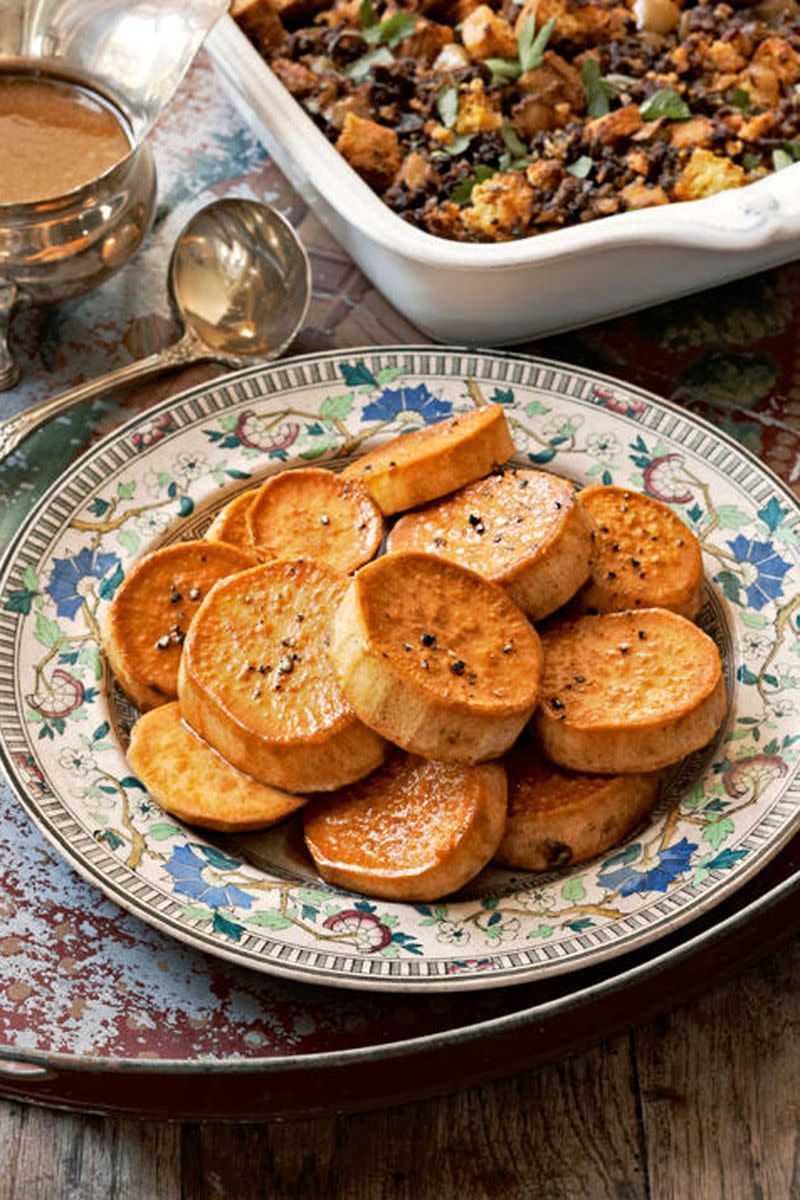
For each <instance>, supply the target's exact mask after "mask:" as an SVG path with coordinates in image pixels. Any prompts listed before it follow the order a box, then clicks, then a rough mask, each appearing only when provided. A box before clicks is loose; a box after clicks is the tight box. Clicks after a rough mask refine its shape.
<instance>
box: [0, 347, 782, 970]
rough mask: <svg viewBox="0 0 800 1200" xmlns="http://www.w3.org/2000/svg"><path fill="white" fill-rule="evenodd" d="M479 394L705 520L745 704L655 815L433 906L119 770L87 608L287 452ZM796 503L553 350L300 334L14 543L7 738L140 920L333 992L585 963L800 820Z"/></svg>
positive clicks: (318, 458) (61, 501)
mask: <svg viewBox="0 0 800 1200" xmlns="http://www.w3.org/2000/svg"><path fill="white" fill-rule="evenodd" d="M486 401H499V402H500V403H502V404H503V405H505V407H506V413H507V416H508V419H509V421H510V423H511V425H512V428H513V433H514V438H515V442H516V445H517V447H518V458H519V461H521V462H523V463H533V464H536V465H538V466H542V467H546V468H548V469H551V470H554V471H558V472H561V473H563V474H564V475H566V476H569V477H571V478H572V479H575V480H577V481H580V482H582V483H585V482H590V481H591V482H602V483H612V482H614V483H619V484H624V485H626V486H630V487H633V488H639V489H644V490H646V491H647V492H648V493H649V494H650V495H652V496H656V497H657V498H658V499H661V500H664V501H666V502H667V503H668V504H670V505H672V507H673V508H674V509H675V510H676V511H677V512H678V513H679V514H680V515H681V517H682V518H683V519H684V520H685V521H686V522H687V523H688V524H689V525H690V526H691V528H692V529H693V530H694V531H695V533H696V534H697V536H698V537H699V539H700V541H701V543H702V546H703V551H704V558H705V567H706V579H707V595H706V604H705V607H704V610H703V614H702V623H703V625H704V627H705V628H706V629H707V630H708V631H709V633H710V634H711V635H712V636H713V637H714V638H715V639H716V641H717V643H718V645H719V647H720V650H721V652H722V655H723V661H724V665H725V672H726V679H727V683H728V690H729V696H730V701H731V703H730V712H729V715H728V718H727V721H726V723H725V727H724V729H723V731H722V733H721V734H720V736H719V738H718V739H717V742H716V744H715V745H714V746H713V747H711V748H709V749H707V750H705V751H703V752H701V753H700V754H698V755H695V756H693V758H692V759H690V760H687V761H686V762H685V763H683V764H681V766H680V767H679V768H677V769H676V770H675V771H674V772H673V773H672V775H671V777H670V778H669V779H668V780H667V783H666V786H665V789H664V795H663V798H662V800H661V802H660V804H659V806H658V808H657V810H656V811H655V813H654V814H653V817H652V819H651V820H650V822H649V823H648V825H647V826H646V828H643V829H640V830H638V831H637V832H636V834H635V836H633V837H632V838H630V839H629V841H628V842H627V843H626V844H624V845H620V846H618V847H616V848H615V849H614V850H613V851H611V852H610V853H609V854H607V855H606V856H604V857H603V858H602V859H601V860H599V861H595V862H593V863H590V864H584V865H582V866H580V867H576V868H573V869H569V870H564V871H561V872H554V873H551V874H548V875H534V874H530V873H525V872H517V873H512V872H509V871H501V870H499V869H490V870H488V871H486V872H484V874H483V875H482V876H481V877H480V878H479V879H478V880H476V881H475V882H474V883H473V884H472V885H471V886H470V888H469V889H467V890H466V891H465V892H464V893H462V894H460V895H459V896H458V897H457V898H456V899H451V900H449V901H448V902H446V903H438V904H400V903H389V902H383V901H371V900H366V899H363V898H361V897H358V896H354V895H351V894H349V893H346V892H343V891H340V890H337V889H335V888H329V887H327V886H326V885H324V884H323V883H322V882H321V881H320V880H319V879H318V878H317V877H316V875H315V872H314V870H313V868H312V866H311V864H310V862H309V860H308V859H307V858H306V857H305V855H304V853H303V849H302V839H301V837H300V835H299V829H298V823H297V822H296V821H294V822H289V823H287V824H285V825H284V826H281V827H279V828H278V829H276V830H274V831H270V832H268V833H265V834H262V835H247V836H242V837H238V838H227V839H225V838H223V837H216V838H214V839H213V840H212V839H210V838H206V837H203V836H201V835H200V834H199V833H197V832H196V831H193V830H191V829H189V828H186V827H184V826H182V825H181V824H180V823H179V822H177V821H175V820H174V819H173V818H171V817H169V816H168V815H166V814H165V813H164V812H162V811H161V810H160V809H159V807H158V805H157V804H156V803H155V802H154V801H153V800H151V799H150V797H149V796H148V794H147V792H146V791H145V789H144V788H143V786H142V784H141V783H140V782H139V780H137V779H136V778H135V776H134V775H133V774H132V773H131V771H130V769H129V767H128V766H127V763H126V760H125V755H124V747H125V744H126V740H127V732H128V730H129V728H130V724H131V723H132V721H133V719H134V718H135V713H134V712H133V711H132V710H131V708H130V706H129V705H128V704H127V702H126V701H125V700H124V698H123V697H122V696H121V694H120V693H119V692H118V691H117V689H116V688H115V686H113V685H112V684H111V681H110V680H109V677H108V673H107V670H106V667H105V664H104V662H103V658H102V655H101V652H100V649H99V645H98V622H99V620H100V617H101V615H102V611H103V608H104V606H105V605H106V604H108V602H109V601H110V600H111V598H112V597H113V595H114V593H115V591H116V589H117V588H118V587H119V585H120V583H121V581H122V579H123V578H124V575H125V572H126V570H128V569H129V568H130V566H131V565H132V563H133V562H134V561H135V560H136V558H138V557H139V556H140V555H141V554H142V553H143V552H144V551H145V550H148V549H152V548H153V547H154V546H156V545H158V544H159V543H162V542H164V541H174V540H179V539H181V538H186V537H192V536H197V535H198V534H199V533H201V532H202V531H203V530H204V529H205V528H206V526H207V525H208V523H209V522H210V520H211V518H212V516H213V514H214V513H215V512H216V511H217V510H218V509H219V508H220V507H221V506H222V504H223V503H225V502H226V501H227V500H229V499H230V498H231V496H232V495H235V494H236V492H237V491H239V490H241V489H242V488H244V487H249V486H252V484H253V483H254V482H256V481H257V480H258V479H260V478H261V477H263V476H264V475H266V474H268V473H269V472H271V471H276V470H281V469H283V468H284V467H286V466H293V465H299V464H301V463H307V462H311V461H314V462H317V463H321V462H331V463H333V465H338V464H340V463H342V462H343V461H346V460H347V459H349V458H350V457H352V456H353V455H354V454H356V453H358V452H359V451H361V450H363V449H364V448H366V447H369V446H371V445H374V444H376V443H378V442H380V441H381V440H383V439H386V438H388V437H391V436H394V435H395V434H398V433H402V432H404V431H406V430H410V429H414V428H417V427H419V426H420V425H423V424H430V423H431V422H434V421H437V420H439V419H441V418H443V417H447V416H449V415H450V414H451V413H453V412H457V411H459V410H463V409H466V408H469V407H470V406H473V405H475V404H482V403H485V402H486ZM799 548H800V508H799V507H798V504H797V502H796V500H795V499H794V498H793V497H792V496H791V494H790V493H789V492H788V491H787V490H786V488H785V487H784V486H783V485H782V484H781V483H780V482H779V481H778V479H777V478H775V477H774V476H772V475H771V474H770V473H769V472H768V471H767V469H766V468H765V467H763V466H761V465H760V464H759V463H758V462H757V461H756V460H755V459H753V458H752V457H751V456H750V455H749V454H748V452H747V451H746V450H744V449H743V448H742V447H741V446H739V445H737V444H736V443H735V442H733V441H732V440H730V439H729V438H727V437H726V436H725V435H724V434H721V433H719V432H718V431H716V430H715V429H713V428H712V427H711V426H710V425H706V424H704V423H703V422H701V421H699V420H698V419H697V418H695V417H692V416H691V415H689V414H688V413H686V412H683V411H682V410H680V409H679V408H677V407H675V406H673V405H671V404H668V403H667V402H665V401H661V400H658V399H656V398H655V397H653V396H651V395H649V394H647V393H644V392H641V391H638V390H637V389H635V388H632V387H630V386H628V385H626V384H622V383H619V382H616V381H613V380H610V379H606V378H603V377H600V376H597V375H595V374H589V373H587V372H584V371H580V370H576V369H573V368H568V367H564V366H561V365H559V364H557V363H552V362H547V361H543V360H538V361H537V360H530V359H522V358H517V357H514V356H513V355H502V354H479V353H470V352H466V351H461V350H455V351H450V350H446V349H443V348H438V347H420V348H409V347H400V348H395V349H386V350H374V349H370V350H365V351H356V352H354V351H348V352H344V353H338V354H330V353H326V354H320V355H310V356H307V357H304V358H301V359H296V360H294V361H287V362H283V363H280V364H278V365H275V366H271V367H265V368H256V369H252V370H249V371H246V372H242V373H239V374H237V375H235V376H228V377H227V378H226V379H225V380H223V381H215V382H214V383H212V384H205V385H203V386H201V387H199V388H195V389H194V390H193V391H190V392H187V393H185V394H184V395H183V396H182V397H179V398H178V399H175V398H172V399H170V400H169V401H167V402H165V403H164V404H162V405H161V406H160V407H158V408H156V409H154V410H150V411H149V412H148V413H146V414H145V415H144V416H142V417H139V418H137V419H136V420H134V421H132V422H130V423H129V424H128V425H126V426H125V427H124V428H122V429H120V430H119V431H117V432H116V433H114V434H113V435H111V436H110V437H109V438H107V439H105V441H103V442H102V443H100V444H99V445H98V446H97V447H95V448H94V449H93V450H91V451H90V452H88V453H87V454H86V455H84V457H83V458H82V459H81V460H80V461H79V462H78V463H77V464H76V465H75V466H74V467H73V468H72V469H71V470H70V471H69V472H68V474H67V475H66V476H65V477H64V478H63V479H62V480H60V481H59V482H58V483H57V484H56V485H55V486H54V487H53V488H52V489H51V490H50V492H49V493H48V494H47V495H46V496H45V497H44V499H43V500H42V502H41V503H40V504H39V506H38V508H37V509H36V510H35V512H34V513H33V514H32V515H31V517H30V519H29V520H28V521H27V522H26V524H25V526H24V527H23V529H22V530H21V531H20V532H19V534H18V535H17V537H16V539H15V541H14V543H13V545H12V546H11V548H10V550H9V552H8V554H7V556H6V560H5V563H4V569H3V572H2V581H1V582H0V752H2V761H3V765H4V768H5V770H6V772H7V774H8V776H9V779H10V781H11V783H12V785H13V786H14V788H15V790H16V792H17V794H18V796H19V798H20V800H21V801H22V803H23V805H24V807H25V808H26V810H27V811H28V813H29V814H30V815H31V817H32V818H33V820H34V821H35V822H36V823H37V825H39V827H40V828H41V829H42V830H43V832H44V833H45V834H46V836H47V837H48V838H49V839H50V840H51V842H52V843H53V844H54V846H56V848H57V849H58V850H59V851H60V852H61V853H62V854H63V855H64V856H65V857H66V858H67V859H68V860H69V861H70V862H71V863H72V864H73V865H74V866H75V867H76V868H77V870H79V871H80V872H81V873H82V874H83V875H84V876H86V878H88V879H89V880H90V881H92V882H93V883H96V884H97V885H98V886H99V887H100V888H102V889H103V891H104V892H106V894H107V895H109V896H110V897H111V898H113V899H115V900H117V901H118V902H119V903H120V904H122V905H123V906H124V907H126V908H128V909H130V910H131V911H132V912H134V913H136V914H137V915H139V916H140V917H142V918H143V919H144V920H146V921H149V922H150V923H151V924H153V925H155V926H157V927H158V928H160V929H163V930H165V931H166V932H168V933H171V934H173V935H174V936H176V937H178V938H180V939H182V940H184V941H186V942H189V943H191V944H193V945H195V946H198V947H200V948H202V949H205V950H208V951H209V952H211V953H213V954H218V955H220V956H222V957H225V958H228V959H231V960H233V961H235V962H238V963H241V964H243V965H246V966H250V967H254V968H256V969H258V970H262V971H267V972H274V973H276V974H283V975H288V976H292V977H295V978H299V979H306V980H310V981H314V980H316V981H319V982H324V983H327V984H339V985H341V986H345V987H363V988H376V989H378V988H382V989H390V988H395V989H406V990H443V989H449V988H478V987H490V986H493V985H497V984H500V983H513V982H521V981H522V980H528V979H531V978H537V977H543V976H546V975H552V974H554V973H556V972H562V971H567V970H574V969H577V968H580V967H585V966H588V965H589V964H591V963H595V962H597V961H598V960H600V959H604V958H608V957H611V956H613V955H617V954H621V953H623V952H624V951H626V950H629V949H632V948H633V947H635V946H639V945H641V944H642V943H643V942H645V941H650V940H652V939H654V938H656V937H659V936H661V935H663V934H665V933H666V932H667V931H671V930H674V929H675V928H676V927H677V926H679V925H681V924H683V923H684V922H686V921H689V920H691V919H692V917H694V916H696V915H698V914H699V913H700V912H702V911H704V910H706V909H708V908H709V907H711V906H712V905H714V904H716V903H717V902H718V901H719V900H720V899H722V897H723V896H725V895H727V894H728V893H730V892H731V891H732V890H733V889H735V888H737V887H739V886H740V885H741V884H742V883H743V882H744V881H745V880H746V879H747V878H748V877H749V876H751V875H752V874H753V873H754V872H755V871H757V870H758V869H759V867H760V866H762V865H763V864H764V863H765V862H766V861H767V860H768V859H769V858H770V857H771V856H772V855H773V854H775V853H776V851H777V850H778V849H779V848H780V847H781V846H782V845H783V844H784V843H785V842H786V841H787V839H788V838H789V837H790V836H791V834H792V833H793V832H794V831H796V829H797V827H798V819H800V787H798V782H797V776H798V761H799V760H800V728H799V727H798V715H797V714H798V701H800V633H799V632H798V631H799V629H800V550H799Z"/></svg>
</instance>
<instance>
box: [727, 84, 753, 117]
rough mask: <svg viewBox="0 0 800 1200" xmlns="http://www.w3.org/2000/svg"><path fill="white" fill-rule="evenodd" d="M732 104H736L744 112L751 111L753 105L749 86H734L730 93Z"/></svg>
mask: <svg viewBox="0 0 800 1200" xmlns="http://www.w3.org/2000/svg"><path fill="white" fill-rule="evenodd" d="M730 101H731V104H735V105H736V107H737V108H740V109H741V110H742V112H749V111H750V109H751V108H752V107H753V105H752V102H751V100H750V93H749V92H748V90H747V88H734V89H733V91H732V92H731V95H730Z"/></svg>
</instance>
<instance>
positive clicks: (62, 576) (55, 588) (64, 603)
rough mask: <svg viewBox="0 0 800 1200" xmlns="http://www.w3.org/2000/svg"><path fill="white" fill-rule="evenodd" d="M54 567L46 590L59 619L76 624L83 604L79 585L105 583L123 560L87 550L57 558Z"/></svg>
mask: <svg viewBox="0 0 800 1200" xmlns="http://www.w3.org/2000/svg"><path fill="white" fill-rule="evenodd" d="M53 563H54V567H53V571H52V574H51V575H50V581H49V583H48V584H47V588H46V589H45V590H46V591H47V592H48V593H49V595H50V596H51V597H52V599H53V600H54V601H55V605H56V613H57V615H58V616H59V617H69V619H70V620H74V618H75V614H76V613H77V612H78V610H79V609H80V607H81V605H82V604H83V596H81V594H80V593H79V591H78V584H79V583H80V582H81V581H82V580H83V579H89V578H91V579H102V578H103V576H104V575H106V574H107V573H108V572H109V571H110V570H111V569H112V568H114V567H116V566H117V564H118V563H119V559H118V558H117V556H116V554H102V553H101V552H100V551H98V550H89V549H87V548H86V547H84V548H83V550H80V551H79V552H78V553H77V554H76V555H74V556H73V557H72V558H55V559H53Z"/></svg>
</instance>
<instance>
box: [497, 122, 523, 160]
mask: <svg viewBox="0 0 800 1200" xmlns="http://www.w3.org/2000/svg"><path fill="white" fill-rule="evenodd" d="M500 134H501V136H502V138H503V141H504V142H505V146H506V150H508V152H509V154H510V155H511V157H512V158H524V159H527V158H528V157H529V149H528V147H527V146H526V145H525V143H524V142H523V141H522V139H521V138H520V137H519V136H518V134H517V131H516V129H515V128H514V126H513V125H509V123H508V122H506V124H505V125H504V126H503V128H502V129H501V130H500Z"/></svg>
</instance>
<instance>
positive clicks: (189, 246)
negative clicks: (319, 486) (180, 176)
mask: <svg viewBox="0 0 800 1200" xmlns="http://www.w3.org/2000/svg"><path fill="white" fill-rule="evenodd" d="M168 286H169V296H170V303H171V305H172V308H173V311H174V312H175V315H176V317H178V318H179V319H180V320H181V322H182V324H183V329H184V332H183V334H182V335H181V337H180V338H179V339H178V341H177V342H175V343H174V344H173V345H172V346H168V347H167V348H166V350H160V351H159V352H158V353H157V354H150V355H148V357H147V358H140V359H138V360H137V361H136V362H133V363H128V365H127V366H124V367H119V368H118V369H117V370H116V371H109V372H108V374H106V375H101V376H100V377H99V378H98V379H92V380H90V381H89V382H87V383H81V384H79V385H78V386H77V387H74V388H70V389H69V390H68V391H66V392H61V393H60V394H59V395H56V396H51V397H49V398H48V399H47V400H42V401H41V402H40V403H38V404H34V405H32V406H31V407H30V408H28V409H25V410H24V411H23V412H21V413H18V414H17V415H16V416H13V417H11V418H10V419H9V420H8V421H4V422H3V423H2V424H0V459H2V458H4V457H5V456H6V455H8V454H11V453H12V451H14V450H16V448H17V447H18V446H19V445H20V443H22V442H23V441H24V440H25V438H27V437H30V435H31V434H32V433H33V432H34V430H36V429H38V428H39V426H40V425H44V423H45V422H46V421H49V420H50V418H51V417H54V416H57V415H58V414H59V413H63V412H66V411H67V410H68V409H70V408H74V407H75V405H76V404H82V403H83V402H84V401H85V400H91V399H92V398H93V397H94V396H99V395H101V394H102V393H103V392H107V391H109V390H110V389H111V388H114V387H118V386H119V385H120V384H127V383H132V382H133V381H134V380H137V379H144V378H145V377H146V376H148V375H155V374H157V373H159V372H161V371H165V370H168V369H170V368H171V367H185V366H187V365H188V364H190V363H195V362H204V361H205V362H208V361H212V362H219V363H223V364H224V365H225V366H226V367H231V368H235V367H244V366H248V365H250V364H251V363H252V362H253V360H254V359H259V358H261V359H271V358H277V357H278V356H279V355H280V354H282V353H283V351H284V350H285V349H286V348H287V346H288V345H289V343H290V342H291V341H292V340H293V339H294V337H295V335H296V334H297V331H298V330H299V328H300V326H301V325H302V323H303V320H304V319H305V315H306V312H307V311H308V305H309V301H310V299H311V268H310V266H309V263H308V258H307V256H306V252H305V250H304V249H303V247H302V245H301V244H300V241H299V240H298V237H297V234H296V233H295V232H294V230H293V229H292V227H291V225H290V224H289V222H288V221H287V220H286V219H285V218H284V217H282V216H281V214H280V213H278V212H276V211H275V209H274V208H269V207H268V206H267V205H265V204H259V203H257V202H256V201H254V200H215V201H214V202H213V203H212V204H209V205H208V207H207V208H204V209H202V210H201V211H200V212H198V213H195V215H194V216H193V217H192V218H191V220H190V221H189V223H188V224H187V225H186V227H185V228H184V230H183V232H182V233H181V235H180V237H179V238H178V240H177V242H176V243H175V247H174V249H173V251H172V256H171V258H170V263H169V285H168Z"/></svg>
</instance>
